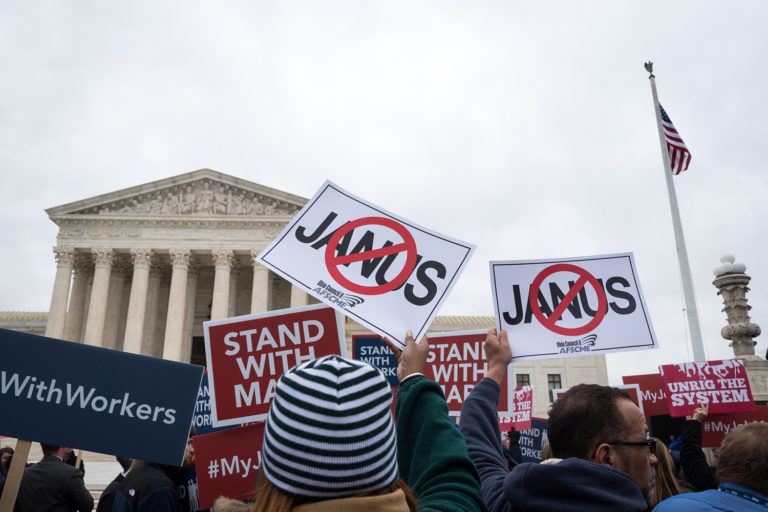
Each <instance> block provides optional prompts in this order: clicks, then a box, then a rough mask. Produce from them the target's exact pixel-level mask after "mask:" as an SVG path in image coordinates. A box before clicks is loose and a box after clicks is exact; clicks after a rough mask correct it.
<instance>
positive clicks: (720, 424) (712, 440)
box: [701, 405, 768, 448]
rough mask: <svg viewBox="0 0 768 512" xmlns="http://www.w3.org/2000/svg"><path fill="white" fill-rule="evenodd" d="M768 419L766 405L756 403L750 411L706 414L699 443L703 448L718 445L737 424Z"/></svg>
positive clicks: (767, 407)
mask: <svg viewBox="0 0 768 512" xmlns="http://www.w3.org/2000/svg"><path fill="white" fill-rule="evenodd" d="M766 421H768V405H758V406H756V409H755V410H754V411H752V412H732V413H730V414H715V415H712V414H710V415H708V416H707V417H706V418H705V419H704V422H703V423H702V425H701V430H702V435H701V445H702V446H704V447H705V448H716V447H718V446H720V444H721V443H722V442H723V439H725V436H727V435H728V433H730V431H731V430H733V429H735V428H736V427H738V426H739V425H744V424H745V423H756V422H762V423H764V422H766Z"/></svg>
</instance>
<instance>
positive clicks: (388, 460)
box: [252, 336, 485, 512]
mask: <svg viewBox="0 0 768 512" xmlns="http://www.w3.org/2000/svg"><path fill="white" fill-rule="evenodd" d="M428 351H429V345H428V342H427V341H426V340H423V341H422V342H421V343H419V344H416V343H414V341H413V337H412V336H409V337H408V343H407V345H406V347H405V349H404V350H403V352H402V353H398V355H399V356H400V363H399V366H398V375H399V376H400V377H401V387H400V397H399V399H398V403H397V407H396V416H397V429H396V428H395V422H394V421H393V418H392V414H391V412H390V406H391V401H392V396H391V392H390V390H389V385H388V384H387V381H386V379H385V378H384V376H383V375H382V374H381V373H380V372H379V371H378V370H377V369H375V368H373V367H371V366H369V365H368V364H366V363H363V362H360V361H354V360H350V359H345V358H342V357H339V356H336V355H330V356H325V357H322V358H320V359H315V360H313V361H309V362H307V363H303V364H301V365H299V366H296V367H294V368H292V369H291V370H289V371H288V372H286V373H285V374H284V375H283V376H282V377H281V378H280V381H279V382H278V384H277V387H276V394H275V397H274V399H273V401H272V404H271V406H270V410H269V415H268V417H267V422H266V426H265V430H264V445H263V448H262V464H261V469H260V472H259V476H258V479H257V483H256V501H255V503H254V506H253V508H252V510H254V511H258V512H263V511H269V512H272V511H291V510H292V511H296V512H310V511H331V510H333V511H341V512H344V511H353V510H354V511H357V510H367V511H370V512H374V511H392V512H406V511H411V512H415V511H417V510H444V511H446V510H465V511H484V510H485V506H484V504H483V501H482V496H481V494H480V485H479V477H478V474H477V471H476V470H475V469H474V467H473V466H472V462H471V461H470V459H469V456H468V454H467V450H466V445H465V444H464V442H463V440H462V438H461V434H459V432H458V431H457V430H456V429H455V428H454V427H453V423H452V422H451V421H450V419H449V417H448V411H447V406H446V404H445V397H444V396H443V394H442V391H441V390H440V388H439V386H438V385H437V384H436V383H434V382H432V381H429V380H428V379H426V378H425V377H423V375H421V372H422V370H423V368H424V364H425V362H426V356H427V354H428ZM398 352H399V351H398ZM406 481H407V482H408V484H406ZM414 494H415V496H414Z"/></svg>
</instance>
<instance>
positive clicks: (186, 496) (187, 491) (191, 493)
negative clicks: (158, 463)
mask: <svg viewBox="0 0 768 512" xmlns="http://www.w3.org/2000/svg"><path fill="white" fill-rule="evenodd" d="M178 490H179V512H206V511H207V510H208V509H205V508H201V507H200V503H199V498H198V495H197V473H196V468H195V465H194V464H188V465H186V466H184V467H183V468H182V470H181V485H179V486H178Z"/></svg>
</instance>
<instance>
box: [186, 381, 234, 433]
mask: <svg viewBox="0 0 768 512" xmlns="http://www.w3.org/2000/svg"><path fill="white" fill-rule="evenodd" d="M192 424H193V425H194V426H195V428H196V429H197V433H198V434H199V435H202V434H210V433H211V432H218V431H219V430H226V429H228V428H232V427H218V428H216V427H214V426H213V423H212V422H211V394H210V386H208V372H203V379H202V380H201V381H200V389H199V390H198V391H197V402H196V403H195V414H194V415H193V416H192Z"/></svg>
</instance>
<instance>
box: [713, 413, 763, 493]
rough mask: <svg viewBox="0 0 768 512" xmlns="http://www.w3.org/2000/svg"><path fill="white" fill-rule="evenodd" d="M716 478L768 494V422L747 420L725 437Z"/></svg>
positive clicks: (718, 460) (718, 459)
mask: <svg viewBox="0 0 768 512" xmlns="http://www.w3.org/2000/svg"><path fill="white" fill-rule="evenodd" d="M717 479H718V481H720V482H733V483H735V484H739V485H744V486H746V487H749V488H750V489H754V490H755V491H757V492H759V493H760V494H768V423H748V424H746V425H741V426H739V427H737V428H736V429H734V430H732V431H731V433H730V434H728V435H727V436H726V438H725V440H723V444H722V446H721V447H720V456H719V457H718V458H717Z"/></svg>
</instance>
